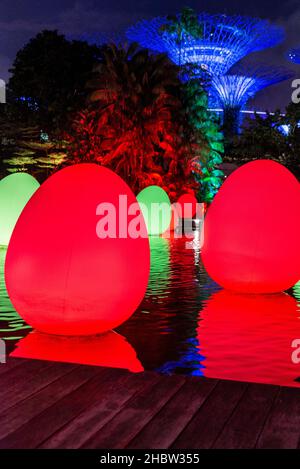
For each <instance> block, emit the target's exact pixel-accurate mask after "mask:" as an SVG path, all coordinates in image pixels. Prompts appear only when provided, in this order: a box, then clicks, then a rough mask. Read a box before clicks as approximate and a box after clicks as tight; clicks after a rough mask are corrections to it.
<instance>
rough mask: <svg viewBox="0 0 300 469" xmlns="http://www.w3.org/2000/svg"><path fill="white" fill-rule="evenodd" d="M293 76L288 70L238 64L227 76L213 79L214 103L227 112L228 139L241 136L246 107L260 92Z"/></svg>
mask: <svg viewBox="0 0 300 469" xmlns="http://www.w3.org/2000/svg"><path fill="white" fill-rule="evenodd" d="M293 76H294V73H293V72H292V71H291V70H288V69H286V68H284V67H275V66H266V65H259V64H256V65H250V64H249V65H247V66H242V65H238V66H235V67H234V68H233V70H232V71H231V72H230V73H229V74H227V75H222V76H213V77H212V86H211V94H212V101H213V103H214V105H217V106H218V107H220V108H221V109H222V110H223V113H224V117H223V121H224V125H225V126H226V127H228V128H227V129H226V131H227V134H229V135H227V137H228V136H229V138H230V136H231V137H232V136H233V135H235V134H237V133H238V129H239V125H240V115H241V114H240V112H241V110H243V109H245V108H246V105H247V102H248V101H249V99H250V98H253V97H254V96H255V94H256V93H257V92H258V91H260V90H262V89H264V88H266V87H268V86H271V85H274V84H276V83H280V82H281V81H284V80H288V79H289V78H292V77H293ZM231 134H232V135H231Z"/></svg>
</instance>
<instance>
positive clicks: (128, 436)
mask: <svg viewBox="0 0 300 469" xmlns="http://www.w3.org/2000/svg"><path fill="white" fill-rule="evenodd" d="M184 382H185V378H184V377H183V376H169V377H165V376H161V377H160V378H159V380H158V381H155V382H154V383H153V384H152V385H151V386H150V387H148V388H146V389H144V390H143V391H142V392H140V393H138V394H137V395H135V396H134V397H133V398H132V399H131V400H130V401H128V402H127V404H126V405H125V406H124V408H123V409H122V410H121V411H120V412H119V413H118V414H117V415H116V416H115V417H114V418H113V419H112V420H111V421H109V422H108V423H107V424H106V425H105V426H104V427H102V429H101V430H100V431H99V432H97V433H96V434H95V435H94V436H93V437H92V438H90V439H89V440H87V441H86V443H85V444H84V445H82V448H110V449H115V448H125V447H126V445H128V443H129V442H130V441H131V440H132V439H133V438H134V437H135V436H136V435H137V434H138V433H139V432H140V431H141V430H142V428H143V427H144V426H145V425H146V424H147V423H148V422H149V421H150V420H151V418H152V417H153V416H154V415H155V414H157V412H159V410H160V409H161V408H162V407H163V406H164V405H165V404H166V403H167V402H168V400H169V399H170V398H171V397H172V396H173V395H174V394H175V393H176V392H177V390H178V389H179V388H180V387H181V386H182V385H183V384H184Z"/></svg>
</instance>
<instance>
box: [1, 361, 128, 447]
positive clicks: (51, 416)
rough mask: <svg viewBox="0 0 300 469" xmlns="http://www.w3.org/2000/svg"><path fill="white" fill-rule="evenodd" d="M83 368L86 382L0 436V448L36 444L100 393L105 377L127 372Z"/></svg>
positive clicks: (39, 443)
mask: <svg viewBox="0 0 300 469" xmlns="http://www.w3.org/2000/svg"><path fill="white" fill-rule="evenodd" d="M85 371H86V372H87V373H88V374H90V379H88V381H87V382H85V383H84V384H83V385H81V386H80V387H79V388H78V389H76V390H75V391H72V392H71V393H70V394H68V395H67V396H65V397H63V398H62V399H60V400H59V401H57V402H55V404H53V405H52V406H51V407H48V408H47V409H46V410H44V411H43V412H41V413H39V414H38V415H36V416H34V417H33V418H32V419H31V420H29V421H28V422H27V423H26V424H25V425H23V426H22V427H20V428H18V429H17V430H16V431H14V432H13V433H11V434H10V435H8V436H7V437H5V438H3V439H2V440H0V448H6V449H11V448H22V449H30V448H36V447H38V446H39V445H41V444H42V443H43V442H44V441H45V440H46V439H48V438H49V437H50V436H51V435H53V433H55V432H56V431H57V430H59V429H60V428H61V427H62V426H63V425H65V424H67V423H68V422H70V421H71V420H72V419H74V418H75V417H76V416H77V415H79V414H80V413H81V412H82V411H83V410H84V409H86V408H87V407H88V406H89V405H91V404H92V403H93V402H94V401H95V400H96V399H97V397H98V395H99V393H101V386H102V385H103V383H104V382H105V380H106V379H115V377H116V376H117V375H119V374H122V373H124V374H126V373H127V372H125V371H124V372H123V371H122V370H111V369H109V368H107V369H105V368H95V367H85ZM49 388H51V386H49ZM50 391H51V392H53V389H52V388H51V390H50V389H49V392H50Z"/></svg>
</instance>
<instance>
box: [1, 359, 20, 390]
mask: <svg viewBox="0 0 300 469" xmlns="http://www.w3.org/2000/svg"><path fill="white" fill-rule="evenodd" d="M25 361H26V360H23V359H18V358H8V359H7V362H6V363H0V386H1V376H2V375H4V373H7V372H8V371H10V370H12V369H13V368H15V367H17V366H21V365H22V364H24V363H25Z"/></svg>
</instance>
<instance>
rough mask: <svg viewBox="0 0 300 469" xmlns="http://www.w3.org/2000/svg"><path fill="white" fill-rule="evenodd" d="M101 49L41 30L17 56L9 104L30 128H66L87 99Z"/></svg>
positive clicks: (9, 88)
mask: <svg viewBox="0 0 300 469" xmlns="http://www.w3.org/2000/svg"><path fill="white" fill-rule="evenodd" d="M101 54H102V52H101V49H100V48H98V47H97V46H90V45H89V44H87V43H86V42H84V41H69V40H68V39H66V38H65V36H64V35H62V34H58V32H57V31H47V30H45V31H42V32H41V33H39V34H38V35H37V36H36V37H34V38H33V39H31V40H30V41H29V42H28V44H26V45H25V46H24V47H23V48H22V49H21V50H20V51H19V52H18V53H17V55H16V58H15V61H14V63H13V66H12V69H11V70H10V72H11V74H12V76H11V79H10V81H9V84H8V91H9V102H10V105H11V106H12V107H13V109H14V111H15V114H16V115H17V116H18V114H21V115H22V117H23V121H25V123H26V124H28V125H30V126H31V125H37V126H38V127H39V128H40V130H44V131H45V132H48V133H50V134H60V133H61V131H62V130H64V129H66V127H67V123H68V118H69V117H70V115H72V112H74V111H78V110H79V109H80V108H82V106H83V105H84V102H85V99H86V91H85V84H86V81H87V79H88V77H89V74H90V73H91V71H92V69H93V66H94V64H95V62H96V61H98V60H101Z"/></svg>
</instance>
